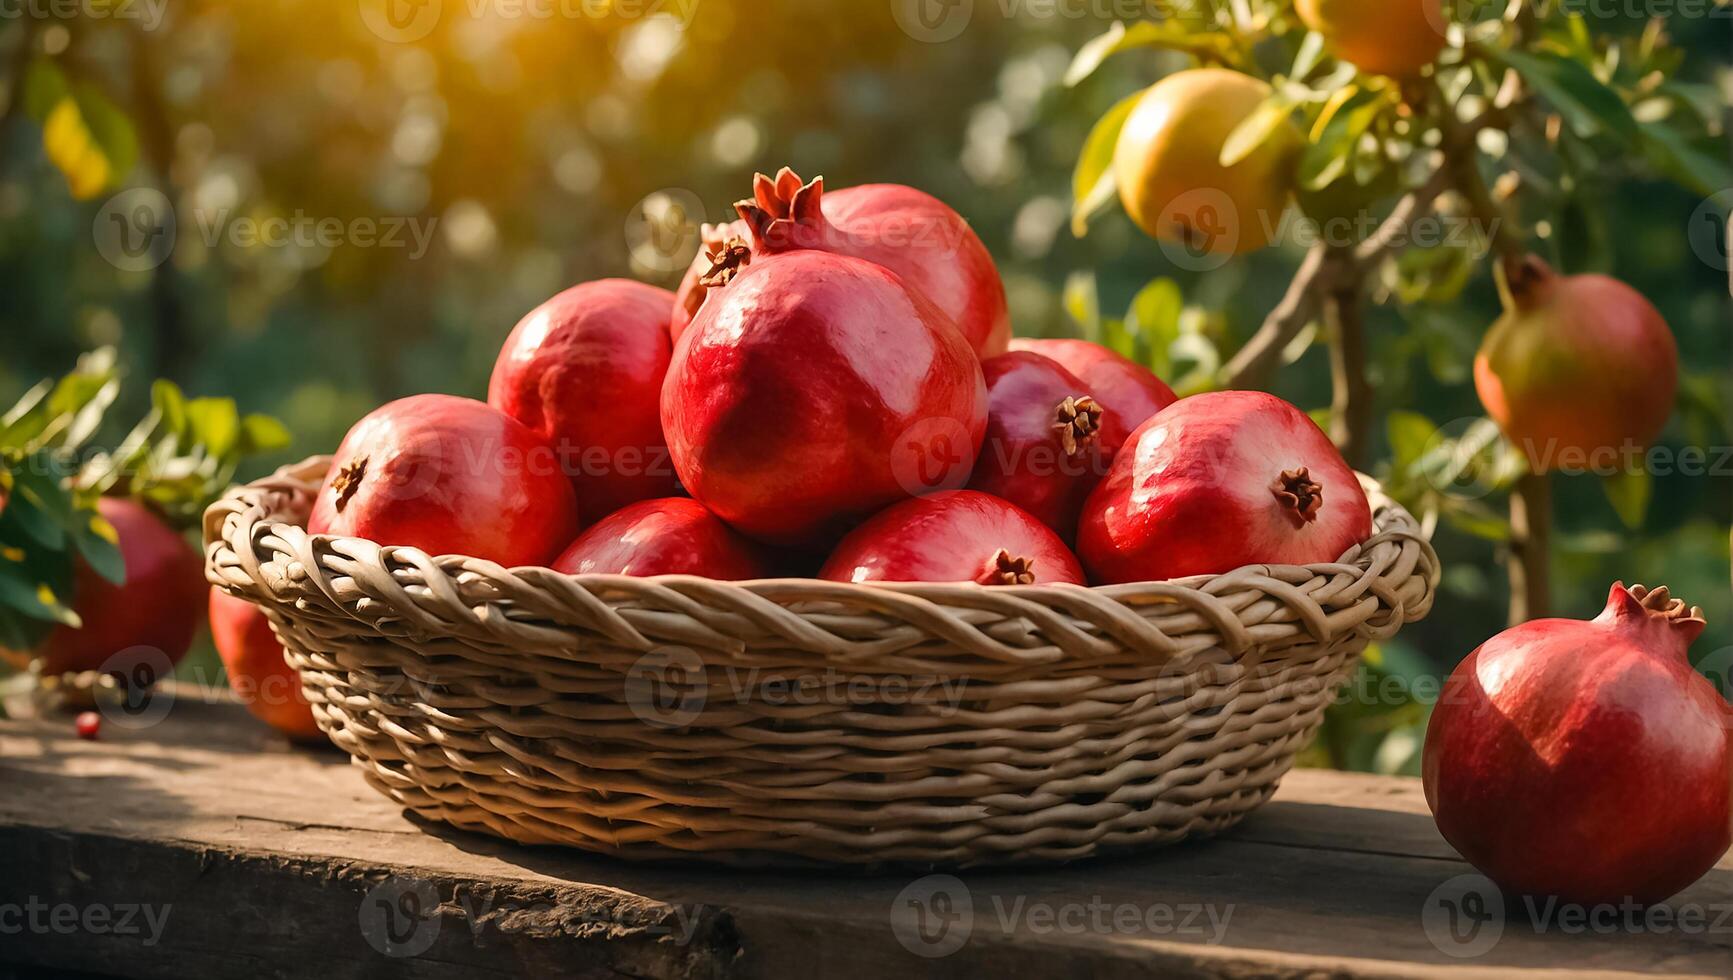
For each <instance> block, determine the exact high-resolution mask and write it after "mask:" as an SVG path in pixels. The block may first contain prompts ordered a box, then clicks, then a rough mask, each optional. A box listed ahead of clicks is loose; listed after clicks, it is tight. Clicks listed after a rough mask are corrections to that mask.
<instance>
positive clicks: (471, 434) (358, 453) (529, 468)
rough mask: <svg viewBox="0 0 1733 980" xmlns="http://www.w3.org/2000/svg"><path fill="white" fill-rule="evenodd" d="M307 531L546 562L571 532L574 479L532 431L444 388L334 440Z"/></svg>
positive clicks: (436, 551)
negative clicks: (443, 391) (328, 469)
mask: <svg viewBox="0 0 1733 980" xmlns="http://www.w3.org/2000/svg"><path fill="white" fill-rule="evenodd" d="M307 530H308V531H310V532H312V533H314V534H335V535H345V536H353V537H358V538H368V539H370V540H372V541H376V542H378V543H380V544H384V545H403V546H408V547H413V548H420V549H421V550H423V551H425V552H427V553H428V554H430V555H466V556H469V557H473V558H483V559H487V560H489V561H494V562H498V563H499V564H501V565H505V566H508V567H510V566H514V565H545V564H547V563H548V562H549V561H550V560H552V559H553V557H554V556H555V555H557V554H559V550H560V548H562V547H564V546H565V545H566V543H567V542H569V541H571V539H572V538H573V537H574V536H575V535H576V534H577V533H578V503H577V499H576V497H575V496H574V495H573V492H572V484H571V481H570V480H568V479H566V476H565V474H564V473H563V472H562V471H561V469H560V466H559V462H558V460H557V459H556V458H555V456H554V451H553V448H552V447H551V446H549V445H548V443H547V441H546V440H545V439H543V438H542V437H541V436H540V435H539V434H537V433H536V432H534V431H532V430H531V429H529V428H528V427H527V426H525V425H524V424H523V423H521V422H519V421H517V420H516V419H514V418H512V417H511V416H509V415H506V414H504V413H502V412H500V411H498V410H496V409H493V408H490V407H488V406H487V405H484V404H482V403H481V402H477V401H471V400H470V399H467V398H454V397H452V396H450V395H415V396H413V397H410V398H403V399H399V400H397V401H394V402H391V403H389V404H387V405H385V406H383V407H382V408H379V409H376V410H374V411H373V413H372V414H370V415H368V416H367V417H366V418H364V419H362V420H361V421H360V422H357V423H356V424H355V427H354V428H352V429H350V430H349V434H348V435H347V436H345V437H344V438H343V443H342V445H340V446H339V447H338V448H337V455H336V461H335V463H334V464H333V465H332V467H331V472H330V474H329V475H328V476H326V478H325V483H324V485H323V486H322V487H320V489H319V495H318V497H317V498H315V500H314V502H313V513H312V516H311V517H310V518H309V519H308V521H307Z"/></svg>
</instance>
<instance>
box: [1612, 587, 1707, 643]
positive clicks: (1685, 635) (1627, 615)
mask: <svg viewBox="0 0 1733 980" xmlns="http://www.w3.org/2000/svg"><path fill="white" fill-rule="evenodd" d="M1601 617H1602V619H1603V620H1608V619H1610V620H1611V621H1612V622H1614V623H1645V624H1656V625H1661V626H1665V627H1666V628H1667V629H1668V630H1670V631H1671V632H1672V634H1673V635H1674V636H1676V637H1678V638H1679V639H1680V641H1681V642H1682V645H1683V646H1687V647H1688V646H1690V645H1691V643H1692V641H1694V640H1696V639H1697V637H1698V636H1700V635H1702V633H1703V630H1704V629H1705V628H1707V627H1708V625H1709V624H1708V621H1707V620H1705V619H1704V618H1703V609H1702V607H1701V606H1687V605H1686V604H1685V601H1684V600H1683V599H1675V598H1673V593H1672V591H1671V590H1669V589H1668V588H1667V587H1666V586H1664V585H1662V586H1658V587H1656V588H1653V589H1651V588H1649V587H1648V586H1645V585H1633V586H1630V587H1629V588H1626V587H1625V583H1623V582H1615V583H1613V588H1612V592H1611V593H1610V594H1608V596H1607V611H1606V612H1604V613H1602V614H1601Z"/></svg>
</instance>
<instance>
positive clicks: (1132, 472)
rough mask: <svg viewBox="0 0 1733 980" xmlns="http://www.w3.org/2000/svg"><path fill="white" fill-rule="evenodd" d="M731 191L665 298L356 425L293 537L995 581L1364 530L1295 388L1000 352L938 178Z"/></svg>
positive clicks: (972, 262) (1184, 569) (513, 353)
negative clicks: (476, 389)
mask: <svg viewBox="0 0 1733 980" xmlns="http://www.w3.org/2000/svg"><path fill="white" fill-rule="evenodd" d="M735 208H736V211H737V213H738V215H739V220H738V221H736V222H733V223H731V224H727V225H721V226H711V227H707V228H706V229H705V238H706V247H705V250H704V254H703V255H701V256H699V258H698V260H697V262H695V263H694V265H693V268H692V269H691V270H690V271H689V272H688V274H687V277H686V281H685V282H683V283H682V284H681V287H680V290H679V292H678V293H669V292H667V291H665V290H661V289H656V288H654V287H651V286H646V285H641V284H638V283H632V282H624V281H620V280H605V281H600V282H590V283H585V284H582V285H578V286H574V287H572V288H570V289H567V290H566V291H564V292H562V293H560V294H559V295H558V296H555V297H554V298H553V299H551V300H549V301H548V302H546V303H545V304H543V305H542V306H541V307H539V308H537V309H536V310H534V311H532V312H531V313H530V314H529V315H528V316H526V317H525V318H524V319H523V321H522V322H520V323H519V324H518V325H517V327H516V328H515V329H514V330H513V331H512V332H511V336H510V337H509V338H508V339H507V340H506V343H505V347H504V349H503V350H502V351H501V353H500V356H499V361H498V363H497V364H496V365H495V367H494V372H493V380H492V383H491V384H490V385H489V390H488V399H487V402H486V404H483V403H481V402H478V401H471V400H468V399H464V398H455V397H450V396H446V395H420V396H416V397H413V398H406V399H403V400H401V401H397V402H392V403H391V404H389V405H386V406H384V407H383V408H380V409H378V410H377V411H375V412H374V413H372V414H371V415H369V416H368V417H367V418H365V419H363V420H362V421H361V422H360V423H359V424H358V425H356V427H355V428H354V430H352V431H351V432H350V433H349V435H348V437H347V438H345V439H344V441H343V444H342V446H341V447H340V448H339V449H338V451H337V456H336V461H335V465H333V466H332V468H331V471H330V474H329V475H328V477H327V478H326V481H325V484H324V486H323V487H322V488H321V490H320V492H319V494H318V497H317V500H316V503H315V506H314V508H313V513H312V517H311V520H310V521H309V524H308V529H309V530H310V531H312V532H313V533H316V534H333V535H351V536H357V537H362V538H369V539H372V540H373V541H376V542H378V543H380V544H384V545H408V546H413V547H416V548H420V549H422V550H424V551H427V552H429V553H433V554H461V555H465V556H469V557H472V558H480V559H486V560H490V561H494V562H498V563H499V564H501V565H508V566H510V565H545V566H549V567H552V568H554V569H556V570H558V571H562V572H567V573H572V574H612V575H636V576H649V575H668V574H687V575H698V576H704V577H708V578H715V579H727V580H742V579H754V578H770V577H794V576H805V577H812V576H816V577H821V578H825V579H832V580H837V581H845V582H881V581H882V582H908V581H929V582H961V583H968V582H973V583H979V584H982V585H986V586H1006V585H1012V586H1014V585H1030V584H1048V583H1064V584H1069V585H1087V584H1092V583H1093V584H1110V583H1121V582H1133V581H1143V580H1150V579H1165V578H1174V577H1183V576H1190V575H1205V574H1212V573H1220V572H1226V571H1230V570H1232V569H1234V568H1237V567H1239V566H1242V565H1247V564H1260V563H1309V562H1324V561H1334V560H1335V559H1337V558H1339V557H1340V556H1341V555H1342V554H1343V552H1345V551H1346V550H1348V549H1349V548H1352V547H1353V546H1354V545H1355V544H1357V543H1359V542H1360V541H1363V540H1365V538H1366V537H1367V536H1368V535H1369V534H1370V533H1371V512H1370V509H1369V507H1368V505H1367V501H1366V496H1365V494H1364V493H1363V492H1362V491H1361V489H1360V485H1359V481H1358V479H1357V478H1356V477H1355V475H1354V473H1353V472H1352V471H1351V470H1349V468H1348V466H1347V464H1346V463H1344V462H1343V460H1342V457H1341V456H1340V455H1339V454H1338V453H1337V452H1336V450H1335V448H1334V447H1333V446H1332V445H1331V444H1330V442H1329V440H1328V439H1326V438H1325V437H1324V435H1323V433H1322V432H1320V431H1319V430H1318V427H1317V426H1316V425H1314V424H1312V422H1311V420H1310V419H1309V418H1307V416H1306V415H1305V414H1304V413H1302V412H1300V411H1299V410H1298V409H1296V408H1294V407H1293V406H1291V405H1289V404H1287V403H1286V402H1283V401H1281V400H1280V399H1277V398H1275V397H1273V396H1270V395H1262V394H1254V393H1249V392H1224V393H1218V394H1213V395H1202V396H1197V397H1194V398H1190V399H1186V400H1184V401H1180V400H1177V399H1176V398H1175V396H1174V393H1173V391H1172V390H1171V389H1170V388H1168V386H1167V385H1166V384H1164V383H1163V382H1162V381H1161V379H1159V378H1157V377H1156V376H1155V375H1154V374H1152V373H1150V371H1149V370H1148V369H1146V368H1144V367H1143V366H1141V365H1139V364H1136V363H1134V362H1132V361H1130V360H1127V359H1125V358H1123V357H1120V356H1119V355H1117V354H1114V353H1113V352H1111V351H1108V350H1106V349H1105V348H1102V347H1099V346H1097V345H1095V344H1091V343H1087V342H1085V341H1080V340H1024V341H1017V342H1015V344H1013V343H1012V342H1011V340H1010V321H1009V318H1008V315H1007V313H1006V306H1005V289H1004V285H1003V284H1002V282H1001V281H1000V278H999V273H998V271H997V269H996V268H995V267H994V265H993V261H992V258H991V257H990V256H989V255H988V253H987V250H986V249H985V247H984V246H983V245H982V244H981V241H980V239H979V238H978V237H977V236H976V235H975V233H974V232H973V231H972V230H970V228H969V226H968V223H967V222H966V221H964V219H963V218H962V217H961V216H960V215H958V214H957V212H955V211H954V210H952V209H951V208H950V207H948V206H947V205H945V204H944V203H943V202H942V201H939V200H938V199H937V198H934V197H932V196H931V195H928V194H925V193H923V192H921V191H918V190H915V189H914V188H911V187H902V186H898V185H888V184H877V185H871V186H866V187H855V188H843V189H839V190H827V189H826V187H825V183H824V180H823V178H818V179H815V180H811V181H806V180H803V179H802V178H801V177H799V176H798V175H796V174H795V173H794V172H793V171H792V170H787V169H784V170H783V171H782V172H781V173H779V174H777V175H776V176H775V177H770V176H765V175H762V174H761V175H759V176H758V177H757V179H756V180H755V182H754V186H753V195H752V197H751V198H749V199H747V200H743V201H741V202H740V203H739V204H737V205H736V206H735ZM1012 347H1015V349H1010V348H1012ZM1074 545H1075V548H1076V550H1073V546H1074Z"/></svg>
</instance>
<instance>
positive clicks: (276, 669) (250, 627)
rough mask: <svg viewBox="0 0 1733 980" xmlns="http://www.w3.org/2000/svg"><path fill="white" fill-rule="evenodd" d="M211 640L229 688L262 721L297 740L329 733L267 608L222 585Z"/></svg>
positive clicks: (214, 598)
mask: <svg viewBox="0 0 1733 980" xmlns="http://www.w3.org/2000/svg"><path fill="white" fill-rule="evenodd" d="M210 611H211V640H212V642H213V643H215V644H216V648H217V656H219V657H221V658H222V661H223V670H224V671H226V672H227V673H228V675H229V687H230V689H232V690H233V691H234V692H235V696H236V697H238V698H240V699H241V703H242V704H244V705H246V706H247V710H248V711H250V712H252V713H253V716H254V717H256V718H258V719H259V720H260V721H262V722H264V723H265V724H267V725H270V726H271V727H272V728H275V729H276V730H277V731H279V732H282V733H283V734H284V735H287V736H289V737H290V738H292V739H295V740H297V741H307V742H312V741H320V740H322V739H324V737H325V736H324V734H323V733H322V732H320V731H319V725H318V723H317V722H315V721H314V720H313V709H312V708H311V707H310V706H309V705H308V704H307V698H306V696H305V695H303V694H302V693H301V678H300V676H299V675H298V674H296V673H295V671H294V670H293V669H292V668H291V667H290V666H289V664H288V663H287V662H286V661H285V660H284V659H283V644H282V643H280V642H278V640H277V634H276V633H273V632H272V631H271V621H270V620H269V619H267V618H265V613H264V610H262V609H260V608H259V607H258V606H256V605H254V604H253V603H251V602H248V601H247V600H245V599H237V598H235V597H234V596H232V595H229V594H228V593H227V592H224V591H222V590H221V589H212V590H211V606H210Z"/></svg>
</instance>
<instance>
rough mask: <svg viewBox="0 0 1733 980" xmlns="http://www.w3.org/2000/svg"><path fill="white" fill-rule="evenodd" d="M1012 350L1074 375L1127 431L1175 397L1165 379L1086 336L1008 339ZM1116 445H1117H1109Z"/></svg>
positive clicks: (1147, 418) (1177, 397)
mask: <svg viewBox="0 0 1733 980" xmlns="http://www.w3.org/2000/svg"><path fill="white" fill-rule="evenodd" d="M1011 349H1012V350H1014V351H1029V352H1031V353H1035V354H1040V355H1041V356H1042V357H1045V358H1047V359H1048V360H1050V361H1052V362H1054V363H1055V364H1058V365H1059V366H1060V367H1062V368H1064V369H1065V370H1067V371H1070V372H1071V373H1072V374H1074V375H1076V376H1077V379H1078V380H1079V381H1082V382H1083V386H1084V387H1085V388H1088V389H1089V393H1090V394H1091V395H1092V396H1094V398H1095V400H1096V401H1097V402H1100V403H1101V406H1102V407H1103V408H1105V409H1107V411H1108V412H1110V413H1112V414H1113V416H1114V417H1115V418H1117V419H1119V421H1120V424H1122V425H1124V426H1125V429H1126V431H1127V432H1129V431H1131V430H1132V429H1135V428H1137V427H1138V426H1140V425H1142V424H1143V423H1144V422H1147V421H1148V420H1149V417H1150V416H1151V415H1154V414H1155V413H1156V412H1159V411H1161V410H1162V409H1164V408H1166V407H1167V406H1169V405H1172V404H1173V403H1174V402H1176V401H1178V400H1179V396H1177V395H1175V394H1174V393H1173V389H1172V388H1169V387H1168V386H1167V384H1166V382H1164V381H1162V380H1161V379H1160V378H1158V377H1156V376H1155V374H1154V373H1153V372H1151V371H1150V370H1149V369H1148V368H1146V367H1144V366H1143V365H1141V364H1139V363H1137V362H1136V361H1133V360H1131V359H1130V358H1128V357H1121V356H1120V355H1119V354H1116V353H1114V352H1113V351H1110V350H1108V349H1107V348H1105V347H1103V346H1101V345H1100V344H1095V343H1090V342H1089V341H1087V340H1069V339H1066V338H1054V339H1049V340H1029V339H1025V338H1022V337H1019V338H1017V339H1015V340H1013V341H1011ZM1113 448H1114V449H1116V450H1117V449H1118V448H1119V447H1118V446H1115V447H1113Z"/></svg>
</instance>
